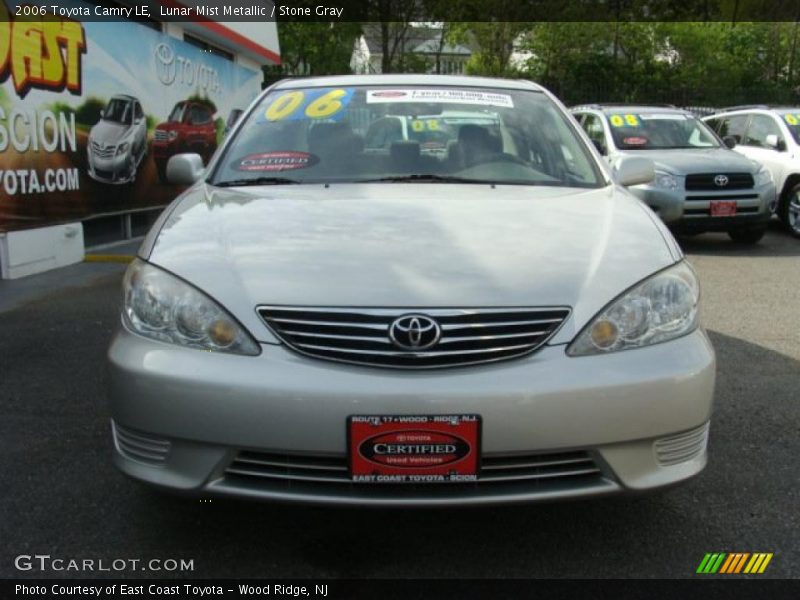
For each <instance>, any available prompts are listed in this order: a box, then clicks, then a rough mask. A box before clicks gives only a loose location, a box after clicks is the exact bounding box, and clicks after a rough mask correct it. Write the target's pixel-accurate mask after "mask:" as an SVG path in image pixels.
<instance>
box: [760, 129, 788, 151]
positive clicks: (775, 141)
mask: <svg viewBox="0 0 800 600" xmlns="http://www.w3.org/2000/svg"><path fill="white" fill-rule="evenodd" d="M764 141H765V142H766V143H767V146H769V147H770V148H772V149H773V150H777V151H778V152H783V151H784V150H786V142H784V141H783V139H781V138H779V137H778V136H777V135H776V134H774V133H770V134H769V135H768V136H767V137H766V139H765V140H764Z"/></svg>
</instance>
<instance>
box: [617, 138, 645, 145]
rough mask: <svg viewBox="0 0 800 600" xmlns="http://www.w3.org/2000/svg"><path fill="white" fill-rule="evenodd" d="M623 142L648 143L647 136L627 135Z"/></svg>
mask: <svg viewBox="0 0 800 600" xmlns="http://www.w3.org/2000/svg"><path fill="white" fill-rule="evenodd" d="M622 143H623V144H625V145H626V146H644V145H645V144H647V138H643V137H626V138H622Z"/></svg>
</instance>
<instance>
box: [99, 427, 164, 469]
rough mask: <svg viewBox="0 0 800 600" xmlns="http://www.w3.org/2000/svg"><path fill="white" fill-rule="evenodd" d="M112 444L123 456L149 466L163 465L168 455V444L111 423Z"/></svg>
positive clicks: (161, 439)
mask: <svg viewBox="0 0 800 600" xmlns="http://www.w3.org/2000/svg"><path fill="white" fill-rule="evenodd" d="M111 429H112V433H113V436H114V444H115V445H116V447H117V450H118V451H119V453H120V454H122V455H123V456H125V457H127V458H130V459H132V460H137V461H139V462H143V463H147V464H149V465H163V464H164V463H165V462H166V460H167V455H168V454H169V449H170V442H169V440H165V439H163V438H158V437H155V436H153V435H150V434H147V433H142V432H140V431H133V430H131V429H128V428H127V427H122V426H120V425H119V424H118V423H116V422H114V421H112V422H111Z"/></svg>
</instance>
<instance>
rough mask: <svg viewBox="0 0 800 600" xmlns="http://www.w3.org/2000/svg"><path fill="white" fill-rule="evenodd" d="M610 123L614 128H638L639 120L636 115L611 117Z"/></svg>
mask: <svg viewBox="0 0 800 600" xmlns="http://www.w3.org/2000/svg"><path fill="white" fill-rule="evenodd" d="M609 121H610V122H611V124H612V125H613V126H614V127H638V126H639V119H637V118H636V115H630V114H628V115H611V117H610V118H609Z"/></svg>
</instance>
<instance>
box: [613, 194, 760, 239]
mask: <svg viewBox="0 0 800 600" xmlns="http://www.w3.org/2000/svg"><path fill="white" fill-rule="evenodd" d="M629 189H630V191H631V192H633V194H634V195H636V196H637V197H638V198H639V199H640V200H641V201H642V202H644V203H645V204H647V205H648V206H649V207H650V208H651V209H652V210H653V211H654V212H655V213H656V214H657V215H658V216H659V217H660V218H661V220H662V221H664V223H666V224H667V225H669V226H670V227H676V228H678V229H685V230H693V231H728V230H730V229H736V228H739V227H752V226H754V225H755V226H757V225H760V224H764V223H767V222H768V221H769V220H770V218H771V216H772V213H773V212H774V207H775V202H776V192H775V184H774V183H766V184H764V185H761V186H757V187H754V188H751V189H744V190H730V191H720V192H717V191H687V190H685V189H681V188H678V189H674V190H668V189H665V188H660V187H655V186H653V185H649V184H648V185H637V186H633V187H631V188H629ZM714 200H734V201H736V215H735V216H732V217H712V216H711V214H710V207H711V202H712V201H714Z"/></svg>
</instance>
